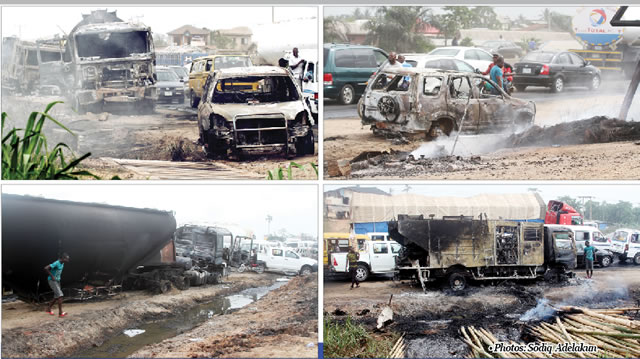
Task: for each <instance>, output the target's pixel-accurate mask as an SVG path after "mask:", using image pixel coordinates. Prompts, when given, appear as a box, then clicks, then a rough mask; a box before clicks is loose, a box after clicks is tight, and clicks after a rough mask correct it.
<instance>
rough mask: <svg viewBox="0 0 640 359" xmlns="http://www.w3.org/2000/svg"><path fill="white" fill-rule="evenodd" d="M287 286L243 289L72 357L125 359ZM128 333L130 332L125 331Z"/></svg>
mask: <svg viewBox="0 0 640 359" xmlns="http://www.w3.org/2000/svg"><path fill="white" fill-rule="evenodd" d="M286 283H287V282H280V281H278V282H275V283H274V284H272V285H270V286H267V287H256V288H249V289H245V290H243V291H241V292H239V293H237V294H232V295H229V296H226V297H220V298H216V299H214V300H213V301H211V302H208V303H203V304H200V305H197V306H194V307H192V308H190V309H188V310H186V311H184V312H181V313H178V314H176V315H174V316H172V317H170V318H167V319H163V320H160V321H155V322H150V323H146V324H140V325H138V326H136V327H135V328H127V329H128V330H132V329H134V330H136V333H139V330H144V332H143V333H140V334H137V335H135V336H132V337H129V336H128V335H126V334H125V333H124V332H123V333H120V334H118V335H116V336H114V337H112V338H110V339H108V340H107V341H105V342H104V343H103V344H102V345H100V346H97V347H92V348H89V349H87V350H83V351H79V352H76V353H75V354H74V355H72V356H73V357H81V358H82V357H84V358H125V357H127V356H129V355H131V354H133V353H134V352H135V351H137V350H139V349H141V348H143V347H144V346H146V345H150V344H155V343H158V342H160V341H162V340H165V339H167V338H171V337H174V336H176V335H178V334H181V333H184V332H186V331H188V330H191V329H193V328H194V327H196V326H198V325H200V324H201V323H203V322H205V321H207V320H208V319H211V318H212V317H213V316H216V315H224V314H229V313H232V312H233V311H235V310H238V309H240V308H243V307H245V306H247V305H249V304H251V303H253V302H255V301H257V300H258V299H260V298H262V297H263V296H265V295H266V294H267V293H269V292H270V291H272V290H274V289H277V288H280V287H282V286H283V285H285V284H286ZM127 332H128V333H131V332H130V331H127Z"/></svg>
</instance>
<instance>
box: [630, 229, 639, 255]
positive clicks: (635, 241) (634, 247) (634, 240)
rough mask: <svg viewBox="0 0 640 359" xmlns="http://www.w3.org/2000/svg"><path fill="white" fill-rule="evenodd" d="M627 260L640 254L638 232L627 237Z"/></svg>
mask: <svg viewBox="0 0 640 359" xmlns="http://www.w3.org/2000/svg"><path fill="white" fill-rule="evenodd" d="M629 237H630V238H629V253H628V256H629V258H633V257H635V256H636V254H638V253H640V232H634V233H631V234H630V235H629Z"/></svg>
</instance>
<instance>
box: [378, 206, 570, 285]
mask: <svg viewBox="0 0 640 359" xmlns="http://www.w3.org/2000/svg"><path fill="white" fill-rule="evenodd" d="M388 226H389V234H390V236H391V238H392V239H393V240H395V241H397V242H398V243H400V244H401V245H403V246H404V247H405V248H404V250H403V251H402V253H401V254H400V255H399V256H398V259H397V270H398V274H399V276H400V277H404V278H415V279H417V280H418V281H419V282H420V283H421V284H422V285H423V288H424V282H428V281H435V280H438V279H445V280H447V281H448V283H449V285H450V287H451V289H453V290H462V289H464V288H465V287H466V283H467V281H468V280H470V279H473V280H496V279H514V280H515V279H535V278H538V277H541V276H545V277H549V276H554V275H559V274H561V273H564V272H565V271H566V270H569V269H573V268H575V267H576V247H575V242H574V240H573V232H571V230H570V229H568V228H554V229H546V228H545V226H544V224H543V223H538V222H521V221H506V220H487V219H474V218H472V217H444V218H442V219H425V218H424V216H423V215H418V216H410V215H399V216H398V220H397V221H391V222H389V223H388Z"/></svg>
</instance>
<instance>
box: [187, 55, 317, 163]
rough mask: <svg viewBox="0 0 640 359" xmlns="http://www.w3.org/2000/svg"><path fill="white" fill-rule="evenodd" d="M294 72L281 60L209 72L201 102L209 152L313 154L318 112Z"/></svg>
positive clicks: (202, 134)
mask: <svg viewBox="0 0 640 359" xmlns="http://www.w3.org/2000/svg"><path fill="white" fill-rule="evenodd" d="M294 81H295V80H294V78H293V77H292V75H291V72H290V71H289V70H287V69H284V68H281V67H276V66H255V67H243V68H227V69H222V70H217V71H215V72H214V73H213V74H210V75H209V77H208V78H207V82H206V83H205V86H204V92H203V93H204V94H205V97H204V98H203V99H202V103H201V104H200V105H199V106H198V129H199V132H200V141H201V143H202V144H203V145H204V148H205V151H206V152H207V154H208V155H209V156H223V157H224V156H229V155H231V156H233V157H236V158H239V157H241V156H242V154H244V153H273V152H279V153H282V154H284V155H285V156H287V157H293V156H303V155H305V154H313V153H314V151H315V143H314V139H313V130H312V127H313V125H314V120H313V117H312V116H311V115H310V114H309V110H308V108H307V106H306V104H305V103H304V100H303V97H302V93H301V92H300V87H299V86H296V85H295V82H294Z"/></svg>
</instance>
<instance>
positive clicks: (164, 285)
mask: <svg viewBox="0 0 640 359" xmlns="http://www.w3.org/2000/svg"><path fill="white" fill-rule="evenodd" d="M158 290H160V293H162V294H164V293H166V292H168V291H170V290H171V282H169V281H168V280H161V281H160V283H159V285H158Z"/></svg>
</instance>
